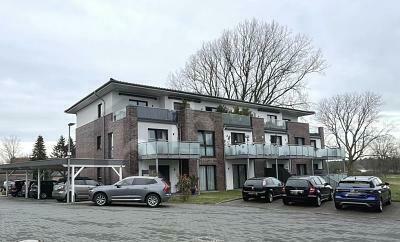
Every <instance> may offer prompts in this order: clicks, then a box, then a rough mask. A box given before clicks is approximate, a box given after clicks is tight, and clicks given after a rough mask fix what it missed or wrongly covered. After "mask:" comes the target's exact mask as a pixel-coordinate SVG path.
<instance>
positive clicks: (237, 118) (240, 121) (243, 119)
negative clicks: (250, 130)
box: [222, 113, 251, 126]
mask: <svg viewBox="0 0 400 242" xmlns="http://www.w3.org/2000/svg"><path fill="white" fill-rule="evenodd" d="M222 116H223V119H224V124H225V125H228V126H251V122H250V117H249V116H245V115H238V114H232V113H224V114H223V115H222Z"/></svg>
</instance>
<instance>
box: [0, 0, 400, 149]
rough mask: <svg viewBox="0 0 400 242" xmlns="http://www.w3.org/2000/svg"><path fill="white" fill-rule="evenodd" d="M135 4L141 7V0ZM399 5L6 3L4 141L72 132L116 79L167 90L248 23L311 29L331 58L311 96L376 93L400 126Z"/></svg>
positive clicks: (26, 141)
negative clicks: (182, 71) (189, 65)
mask: <svg viewBox="0 0 400 242" xmlns="http://www.w3.org/2000/svg"><path fill="white" fill-rule="evenodd" d="M133 2H134V3H133ZM399 9H400V2H398V1H365V0H362V1H354V0H353V1H309V0H307V1H306V0H304V1H299V0H296V1H282V0H279V1H232V0H230V1H214V0H212V1H204V0H202V1H196V2H194V1H187V0H184V1H170V0H169V1H161V0H160V1H115V0H113V1H40V2H39V1H25V2H24V1H7V2H6V1H4V2H2V3H1V6H0V114H1V118H0V137H1V136H8V135H16V136H18V137H19V138H20V139H21V141H22V142H23V146H24V153H29V152H30V151H31V144H32V143H31V142H33V141H34V140H35V139H36V137H37V135H39V134H41V135H43V136H44V139H45V141H46V142H47V143H48V144H53V143H54V141H56V140H57V138H58V137H59V136H60V135H61V134H63V135H66V134H67V132H68V129H67V123H68V122H71V121H74V120H75V117H74V116H73V115H67V114H64V110H65V109H66V108H67V107H69V106H70V105H72V104H74V103H75V102H76V101H78V100H79V99H80V98H82V97H83V96H85V95H87V94H88V93H89V92H91V91H93V90H94V89H95V88H97V87H99V86H100V85H101V84H103V83H104V82H106V81H108V80H109V78H110V77H113V78H115V79H118V80H121V81H128V82H136V83H142V84H150V85H157V86H166V79H167V76H168V74H169V73H170V72H171V71H174V70H176V69H179V68H180V67H182V66H183V65H184V63H185V60H186V59H187V58H188V57H189V55H191V54H193V53H194V52H195V51H196V50H197V49H198V48H199V47H200V46H201V44H202V42H203V41H208V40H212V39H215V38H217V37H219V36H220V34H221V32H222V31H223V30H224V29H228V28H233V27H235V26H236V25H237V24H238V23H239V22H241V21H243V20H245V19H251V18H257V19H259V20H263V21H268V22H270V21H272V20H275V21H277V22H278V23H280V24H282V25H287V26H288V27H289V29H291V30H292V31H293V32H295V33H304V34H306V35H308V36H309V37H310V38H312V40H313V44H314V46H315V47H317V48H321V49H322V51H323V53H324V57H325V58H326V60H327V62H328V65H329V67H328V69H327V70H326V71H325V74H324V75H318V76H314V77H313V78H312V79H310V80H309V89H310V97H311V100H312V101H313V102H318V100H319V99H320V98H321V97H327V96H332V95H335V94H337V93H342V92H347V91H364V90H371V91H374V92H377V93H379V94H381V95H382V96H383V98H384V101H385V107H384V112H383V115H384V117H385V119H387V120H390V121H391V122H394V124H400V109H399V107H400V98H398V95H397V92H399V89H400V88H399V87H400V84H399V79H398V77H399V76H400V68H399V61H398V57H399V56H400V45H399V43H400V14H399Z"/></svg>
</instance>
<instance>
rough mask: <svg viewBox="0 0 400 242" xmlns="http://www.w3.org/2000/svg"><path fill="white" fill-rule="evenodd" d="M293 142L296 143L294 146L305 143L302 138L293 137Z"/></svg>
mask: <svg viewBox="0 0 400 242" xmlns="http://www.w3.org/2000/svg"><path fill="white" fill-rule="evenodd" d="M294 140H295V142H296V145H304V143H305V139H304V138H302V137H295V138H294Z"/></svg>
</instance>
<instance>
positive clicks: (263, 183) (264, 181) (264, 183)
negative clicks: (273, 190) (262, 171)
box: [262, 179, 267, 187]
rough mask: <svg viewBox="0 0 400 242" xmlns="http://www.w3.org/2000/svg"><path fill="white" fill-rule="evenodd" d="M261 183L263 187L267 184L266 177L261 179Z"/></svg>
mask: <svg viewBox="0 0 400 242" xmlns="http://www.w3.org/2000/svg"><path fill="white" fill-rule="evenodd" d="M262 185H263V187H266V186H267V180H266V179H264V180H263V182H262Z"/></svg>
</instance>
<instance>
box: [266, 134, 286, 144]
mask: <svg viewBox="0 0 400 242" xmlns="http://www.w3.org/2000/svg"><path fill="white" fill-rule="evenodd" d="M271 135H279V136H282V145H287V144H288V143H289V142H288V140H289V137H288V135H287V134H277V133H265V134H264V137H265V144H268V145H270V144H271Z"/></svg>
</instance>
